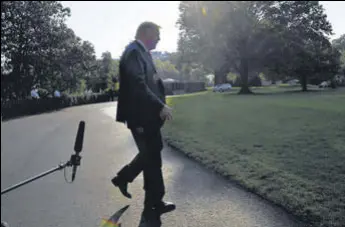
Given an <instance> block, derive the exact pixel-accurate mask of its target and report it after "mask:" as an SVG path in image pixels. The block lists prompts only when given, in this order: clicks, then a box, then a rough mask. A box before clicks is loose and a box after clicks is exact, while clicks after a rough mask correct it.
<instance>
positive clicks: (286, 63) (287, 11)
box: [265, 1, 338, 91]
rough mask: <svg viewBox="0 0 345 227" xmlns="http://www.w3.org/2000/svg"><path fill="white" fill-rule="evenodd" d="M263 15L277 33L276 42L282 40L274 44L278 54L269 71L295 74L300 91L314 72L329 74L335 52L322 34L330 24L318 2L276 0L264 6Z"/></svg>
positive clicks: (334, 59) (313, 75)
mask: <svg viewBox="0 0 345 227" xmlns="http://www.w3.org/2000/svg"><path fill="white" fill-rule="evenodd" d="M265 18H267V20H268V21H269V22H270V26H271V27H272V28H273V29H274V31H275V33H276V34H279V36H277V38H278V42H280V43H281V44H284V45H280V48H276V51H278V53H279V52H280V53H281V54H280V57H276V58H274V59H272V63H274V62H276V61H278V64H276V65H277V67H276V68H275V69H274V68H273V71H274V70H279V71H280V72H284V73H285V74H288V75H290V76H292V77H295V78H298V79H299V80H300V82H301V85H302V90H303V91H307V83H308V80H310V79H312V78H314V79H315V77H316V76H317V75H318V76H319V78H320V76H321V75H324V73H326V75H327V77H332V76H333V75H332V74H333V72H334V71H335V70H336V69H337V67H338V65H337V58H338V53H337V52H336V51H334V49H333V48H332V46H331V45H330V42H329V40H328V38H327V37H326V35H331V34H332V27H331V24H330V23H329V22H328V20H327V16H326V14H325V13H324V9H323V7H322V5H320V4H319V2H317V1H277V2H275V3H274V4H272V5H271V7H268V8H267V9H266V13H265ZM279 40H280V41H279ZM271 66H272V64H271ZM270 68H271V69H272V67H270ZM320 79H321V78H320Z"/></svg>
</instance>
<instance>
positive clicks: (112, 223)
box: [101, 205, 129, 227]
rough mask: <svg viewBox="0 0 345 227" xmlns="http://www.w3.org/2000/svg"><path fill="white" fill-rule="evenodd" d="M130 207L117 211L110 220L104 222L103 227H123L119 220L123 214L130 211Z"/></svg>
mask: <svg viewBox="0 0 345 227" xmlns="http://www.w3.org/2000/svg"><path fill="white" fill-rule="evenodd" d="M128 207H129V205H127V206H125V207H123V208H121V209H120V210H118V211H116V212H115V214H113V216H111V217H110V218H109V219H108V220H104V221H103V224H102V226H101V227H121V223H119V220H120V218H121V216H122V214H123V213H125V211H126V210H127V209H128Z"/></svg>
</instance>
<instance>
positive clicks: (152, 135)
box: [112, 22, 175, 214]
mask: <svg viewBox="0 0 345 227" xmlns="http://www.w3.org/2000/svg"><path fill="white" fill-rule="evenodd" d="M135 39H136V40H135V41H133V42H131V43H130V44H129V45H128V46H127V47H126V49H125V51H124V52H123V54H122V56H121V59H120V65H119V72H120V88H119V96H118V104H117V115H116V120H117V121H118V122H122V123H125V124H126V125H127V127H128V128H129V129H130V130H131V132H132V135H133V138H134V140H135V142H136V145H137V147H138V150H139V153H138V154H137V156H136V157H135V158H134V159H133V160H132V161H131V162H130V163H129V164H128V165H126V166H124V167H123V168H122V169H121V170H120V171H119V172H118V173H117V176H115V177H114V178H113V179H112V183H113V184H114V185H115V186H117V187H119V189H120V191H121V192H122V194H123V195H124V196H126V197H128V198H131V195H130V194H129V193H128V191H127V185H128V183H130V182H132V181H133V180H134V179H135V178H136V177H137V176H138V175H139V174H140V173H141V171H143V175H144V189H145V202H144V213H145V212H150V211H157V212H158V213H159V214H162V213H166V212H169V211H172V210H174V209H175V205H174V204H173V203H169V202H164V201H163V197H164V194H165V187H164V180H163V175H162V158H161V150H162V149H163V142H162V136H161V131H160V129H161V127H162V126H163V124H164V122H165V121H166V120H171V119H172V113H171V108H170V107H168V106H167V105H166V102H165V92H164V86H163V84H162V81H159V80H156V79H155V78H154V75H155V74H156V73H157V72H156V69H155V66H154V63H153V60H152V57H151V53H150V50H153V49H155V48H156V45H157V43H158V41H159V39H160V37H159V27H158V26H157V25H156V24H154V23H152V22H144V23H142V24H141V25H140V26H139V27H138V29H137V33H136V37H135Z"/></svg>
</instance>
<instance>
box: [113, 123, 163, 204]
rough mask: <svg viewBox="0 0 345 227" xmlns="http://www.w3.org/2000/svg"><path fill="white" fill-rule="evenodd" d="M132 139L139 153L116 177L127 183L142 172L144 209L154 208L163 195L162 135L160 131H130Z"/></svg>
mask: <svg viewBox="0 0 345 227" xmlns="http://www.w3.org/2000/svg"><path fill="white" fill-rule="evenodd" d="M131 132H132V135H133V138H134V140H135V143H136V145H137V147H138V150H139V153H138V154H137V155H136V156H135V157H134V159H133V160H132V161H131V162H130V163H129V164H128V165H126V166H125V167H123V168H122V169H121V170H120V171H119V173H118V177H119V178H121V179H122V180H123V181H125V182H127V183H129V182H133V180H134V179H135V178H136V177H137V176H138V175H139V174H140V173H141V172H142V171H143V177H144V190H145V202H144V205H145V207H155V206H157V205H158V204H159V203H160V202H161V201H162V199H163V197H164V194H165V187H164V180H163V174H162V156H161V151H162V149H163V142H162V135H161V131H160V129H157V130H154V131H150V132H145V131H144V132H142V133H139V132H137V131H136V130H135V129H131Z"/></svg>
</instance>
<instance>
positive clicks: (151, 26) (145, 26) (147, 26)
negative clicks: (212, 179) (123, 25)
mask: <svg viewBox="0 0 345 227" xmlns="http://www.w3.org/2000/svg"><path fill="white" fill-rule="evenodd" d="M160 28H161V27H160V26H159V25H157V24H155V23H153V22H150V21H145V22H143V23H141V24H140V25H139V27H138V28H137V32H136V34H135V39H138V38H139V37H140V36H141V35H143V34H147V32H148V31H150V30H159V29H160Z"/></svg>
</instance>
